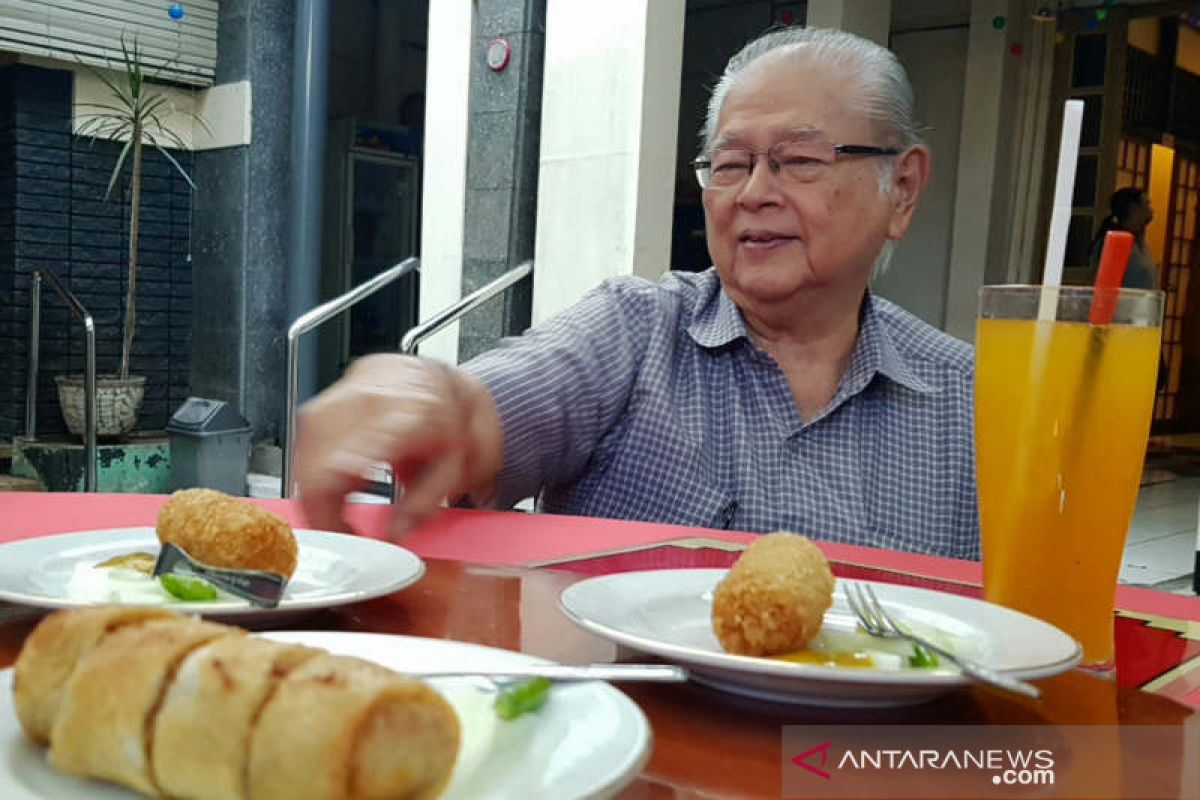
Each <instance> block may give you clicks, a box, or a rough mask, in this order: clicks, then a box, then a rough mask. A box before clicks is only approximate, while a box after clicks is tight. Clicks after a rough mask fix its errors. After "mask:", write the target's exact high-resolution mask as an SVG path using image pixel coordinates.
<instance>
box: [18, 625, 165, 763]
mask: <svg viewBox="0 0 1200 800" xmlns="http://www.w3.org/2000/svg"><path fill="white" fill-rule="evenodd" d="M170 616H173V615H172V614H171V612H170V611H166V610H164V609H161V608H148V607H137V606H133V607H121V606H99V607H94V608H83V609H79V610H78V611H76V612H74V613H71V614H51V615H50V616H48V617H46V618H45V619H43V620H42V622H41V623H40V624H39V625H38V626H37V627H36V628H34V630H33V633H31V634H29V636H28V637H26V639H25V644H24V646H23V647H22V648H21V657H20V658H19V659H17V664H16V669H15V670H14V672H13V705H15V706H16V709H17V718H18V719H19V720H20V721H21V727H22V728H24V729H25V733H27V734H28V735H29V738H31V739H33V740H34V741H35V742H37V743H38V744H42V745H45V744H49V743H50V730H51V729H52V728H53V727H54V720H55V719H57V718H58V708H59V704H60V703H61V701H62V694H63V687H64V686H66V683H67V679H68V678H70V677H71V673H72V672H74V671H75V664H76V663H77V662H78V661H79V660H80V659H81V658H83V657H84V656H86V655H87V654H88V653H89V652H91V650H92V648H93V647H95V646H96V643H97V642H99V641H100V640H101V639H102V638H103V637H104V636H106V635H107V634H109V633H112V632H113V631H115V630H117V629H118V628H121V627H123V626H126V625H133V624H135V623H139V622H146V621H147V620H151V619H161V618H163V617H170Z"/></svg>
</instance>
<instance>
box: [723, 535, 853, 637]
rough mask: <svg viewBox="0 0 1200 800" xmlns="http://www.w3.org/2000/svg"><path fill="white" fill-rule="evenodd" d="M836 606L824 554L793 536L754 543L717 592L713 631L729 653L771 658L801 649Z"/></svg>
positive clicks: (773, 536)
mask: <svg viewBox="0 0 1200 800" xmlns="http://www.w3.org/2000/svg"><path fill="white" fill-rule="evenodd" d="M832 603H833V573H832V572H831V571H830V569H829V562H828V561H827V560H826V559H825V554H824V553H822V552H821V550H820V549H819V548H818V547H817V546H816V545H815V544H813V543H812V542H810V541H809V540H808V539H806V538H805V537H803V536H799V535H797V534H794V533H783V532H779V533H770V534H767V535H766V536H763V537H761V538H759V539H757V540H755V541H754V543H753V544H751V545H750V546H749V547H748V548H746V551H745V552H744V553H742V555H741V557H740V558H738V560H737V561H736V562H735V563H734V565H733V567H731V568H730V570H729V572H728V574H726V576H725V578H724V579H723V580H722V581H721V582H720V583H719V584H717V588H716V591H715V592H714V593H713V603H712V626H713V632H714V633H716V635H717V640H718V641H719V642H720V643H721V646H722V647H724V648H725V649H726V650H727V651H728V652H730V653H737V654H739V655H747V656H771V655H778V654H780V653H787V652H791V651H794V650H801V649H803V648H804V646H805V645H806V644H808V640H809V639H811V638H812V637H813V636H814V635H815V634H816V632H817V631H818V630H820V628H821V620H822V618H823V617H824V616H825V612H826V611H828V610H829V606H830V605H832Z"/></svg>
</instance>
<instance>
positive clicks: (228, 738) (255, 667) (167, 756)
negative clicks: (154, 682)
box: [151, 636, 323, 800]
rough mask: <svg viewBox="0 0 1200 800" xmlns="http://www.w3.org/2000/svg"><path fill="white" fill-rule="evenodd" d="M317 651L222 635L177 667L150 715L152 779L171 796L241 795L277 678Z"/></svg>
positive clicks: (215, 798) (214, 799)
mask: <svg viewBox="0 0 1200 800" xmlns="http://www.w3.org/2000/svg"><path fill="white" fill-rule="evenodd" d="M322 652H323V651H321V650H315V649H313V648H311V647H302V646H300V645H292V644H283V643H281V642H272V641H270V640H269V639H255V638H248V637H240V636H239V637H233V636H227V637H225V638H223V639H218V640H216V641H214V642H212V643H211V644H209V645H208V646H206V647H201V648H200V649H198V650H193V651H192V653H191V654H190V655H189V656H188V657H187V658H186V659H185V660H184V661H183V663H181V664H180V665H179V671H178V672H176V673H175V677H174V680H173V681H172V682H171V687H170V688H169V689H168V690H167V691H166V693H165V694H164V696H163V701H162V707H161V708H160V709H159V711H158V714H157V716H155V718H154V738H153V741H152V743H151V752H152V753H153V769H154V781H155V783H156V784H157V785H158V788H159V789H160V790H161V791H162V792H163V793H164V794H166V795H167V796H169V797H203V798H205V799H206V800H243V798H245V796H246V794H245V780H246V767H247V760H248V756H249V754H250V737H251V735H252V734H253V733H254V727H255V724H256V723H257V721H258V720H257V716H258V713H259V712H260V711H261V709H262V708H263V704H264V703H265V702H266V700H267V697H268V695H269V694H270V693H271V692H273V691H275V688H276V687H277V686H278V685H279V681H280V679H281V678H283V677H284V676H286V675H287V674H288V673H289V672H291V671H292V670H293V669H295V668H296V667H298V666H300V665H301V664H303V663H304V662H305V661H308V660H309V659H310V658H314V657H316V656H318V655H321V654H322Z"/></svg>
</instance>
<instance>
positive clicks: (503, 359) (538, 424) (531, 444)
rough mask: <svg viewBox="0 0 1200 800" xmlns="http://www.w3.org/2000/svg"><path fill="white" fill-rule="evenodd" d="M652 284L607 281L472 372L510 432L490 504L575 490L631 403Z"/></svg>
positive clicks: (649, 319)
mask: <svg viewBox="0 0 1200 800" xmlns="http://www.w3.org/2000/svg"><path fill="white" fill-rule="evenodd" d="M653 293H654V287H653V285H652V284H650V283H648V282H644V281H640V280H639V281H636V282H635V279H625V280H613V281H608V282H606V283H605V284H603V285H601V286H600V287H598V288H597V289H594V290H592V291H591V292H589V293H588V294H587V295H585V296H584V298H583V299H582V300H580V301H579V303H577V304H576V305H575V306H572V307H571V308H569V309H567V310H566V311H564V312H562V313H560V314H559V315H557V316H556V317H554V318H552V319H550V320H548V321H547V322H546V323H544V324H543V325H540V326H539V327H537V328H534V329H532V330H530V331H529V332H527V333H526V334H525V335H524V336H520V337H514V338H509V339H504V340H503V341H502V342H501V343H500V345H499V347H497V348H496V349H495V350H492V351H489V352H487V353H484V354H483V355H480V356H478V357H477V358H475V359H472V360H471V361H469V362H468V363H467V364H465V365H464V366H463V368H464V369H465V370H467V371H468V372H470V373H471V374H473V375H474V376H476V377H477V378H479V379H480V380H481V381H483V383H484V384H486V385H487V387H488V389H489V390H490V391H491V393H492V397H493V399H494V401H495V403H496V409H497V410H498V412H499V415H500V421H501V425H502V427H503V431H504V464H503V466H502V468H501V471H500V474H499V476H498V478H497V481H496V487H495V494H494V496H493V498H492V505H494V506H497V507H500V508H508V507H510V506H512V505H513V504H514V503H516V502H517V501H519V500H521V499H523V498H526V497H530V496H534V495H536V494H538V492H540V491H541V488H542V486H543V485H544V484H546V483H547V482H550V481H552V482H554V483H556V484H560V483H568V482H571V481H573V480H575V479H577V478H578V477H579V476H580V475H581V474H582V473H583V471H584V468H585V467H586V466H587V463H588V460H589V458H590V457H591V454H592V452H593V450H594V449H595V447H596V445H597V443H598V442H599V441H600V440H601V438H602V437H603V436H604V435H605V433H607V432H608V431H609V429H611V428H612V427H613V425H614V424H616V422H617V420H618V419H620V417H621V414H622V413H623V412H624V411H625V408H626V406H627V405H628V402H629V398H630V394H631V392H632V391H633V386H634V383H635V381H636V378H637V374H638V371H639V369H640V367H641V361H642V357H643V354H644V353H645V351H646V345H647V341H648V337H649V335H650V331H651V329H652V327H653V325H654V319H655V318H656V316H657V315H656V314H655V313H654V308H653V306H654V301H653Z"/></svg>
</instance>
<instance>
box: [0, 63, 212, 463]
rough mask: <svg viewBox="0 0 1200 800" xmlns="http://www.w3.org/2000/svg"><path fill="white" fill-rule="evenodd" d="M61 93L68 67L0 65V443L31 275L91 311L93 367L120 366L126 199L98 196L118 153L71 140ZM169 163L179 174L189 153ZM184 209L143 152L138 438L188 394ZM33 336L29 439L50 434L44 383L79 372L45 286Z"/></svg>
mask: <svg viewBox="0 0 1200 800" xmlns="http://www.w3.org/2000/svg"><path fill="white" fill-rule="evenodd" d="M71 97H72V77H71V73H70V72H68V71H64V70H50V69H42V68H39V67H31V66H27V65H12V66H8V67H4V68H0V341H2V342H3V343H4V345H3V347H2V348H0V440H8V439H11V438H12V436H13V435H14V434H19V433H24V427H25V422H24V420H25V381H26V368H27V366H26V365H27V359H28V353H29V284H30V277H31V275H32V273H33V271H34V270H38V269H49V270H51V271H53V272H54V273H55V274H56V275H57V276H58V277H59V279H60V280H61V281H62V282H63V283H64V284H65V285H66V286H67V287H68V288H69V289H70V290H71V291H72V292H74V293H75V295H76V296H77V297H78V298H79V301H80V302H81V303H82V304H83V305H84V306H85V307H86V308H87V309H88V310H89V311H90V312H91V313H92V316H93V317H94V318H95V322H96V351H97V352H96V362H97V363H96V367H97V371H98V372H101V373H103V372H115V371H116V370H117V367H118V364H119V361H120V353H121V325H122V309H123V306H124V298H125V282H126V262H127V257H128V232H129V205H128V200H129V198H128V193H127V192H124V191H123V192H122V196H121V199H117V198H115V197H114V199H112V200H105V199H104V192H105V188H106V187H107V183H108V177H109V175H110V174H111V170H112V167H113V165H114V164H115V163H116V158H117V155H118V153H119V152H120V147H121V146H120V145H119V144H117V143H114V142H104V141H96V142H94V143H93V142H92V141H91V140H89V139H86V138H81V137H78V136H74V135H72V133H71ZM172 155H174V156H175V157H176V159H178V160H179V162H180V163H181V164H182V165H183V166H184V168H185V169H190V167H191V155H190V153H180V152H174V153H172ZM122 188H124V187H122ZM191 202H192V198H191V192H190V190H189V187H188V185H187V183H186V182H185V181H184V180H183V179H182V178H181V177H180V176H179V175H178V174H177V173H176V172H175V171H174V169H173V168H172V167H171V166H170V165H169V164H168V163H167V161H166V159H164V158H163V157H162V156H161V155H160V154H159V153H157V152H155V151H154V150H152V149H149V150H146V151H145V156H144V163H143V185H142V211H141V237H140V247H139V261H140V266H139V269H138V328H137V337H136V338H135V340H134V355H133V365H132V371H133V372H135V373H138V374H142V375H145V376H146V399H145V402H144V404H143V406H142V412H141V417H140V419H139V427H140V428H141V429H142V430H160V429H162V427H163V426H164V425H165V424H166V422H167V420H168V419H169V418H170V415H171V412H172V411H173V410H174V409H175V408H176V407H177V406H178V405H179V404H180V403H181V402H182V401H183V400H184V398H185V397H186V396H187V394H188V370H189V360H190V353H191V308H192V272H191V264H190V259H189V250H190V240H191V227H190V225H191ZM41 328H42V345H41V370H40V380H39V388H38V432H39V433H58V432H62V431H64V430H65V427H64V425H63V423H62V417H61V414H60V413H59V410H58V400H57V396H56V390H55V388H54V379H53V376H54V375H55V374H56V373H62V372H82V371H83V361H84V335H83V328H82V326H81V325H80V324H79V323H78V322H76V321H75V320H74V319H73V318H72V317H71V315H70V313H69V312H68V311H67V310H66V308H65V306H64V305H63V304H62V303H61V301H59V299H58V298H57V297H56V296H55V295H54V293H53V292H52V291H51V290H50V289H49V287H47V286H43V289H42V324H41Z"/></svg>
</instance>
